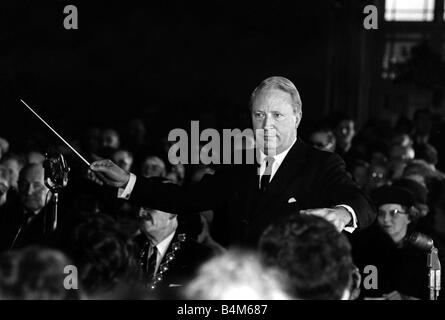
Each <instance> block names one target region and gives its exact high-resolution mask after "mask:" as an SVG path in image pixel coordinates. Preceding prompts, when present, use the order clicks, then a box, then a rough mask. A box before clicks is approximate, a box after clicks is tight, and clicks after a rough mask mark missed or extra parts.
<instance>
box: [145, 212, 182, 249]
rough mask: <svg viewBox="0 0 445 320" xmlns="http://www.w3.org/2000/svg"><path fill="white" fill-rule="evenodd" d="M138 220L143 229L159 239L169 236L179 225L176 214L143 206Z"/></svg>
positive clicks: (151, 236)
mask: <svg viewBox="0 0 445 320" xmlns="http://www.w3.org/2000/svg"><path fill="white" fill-rule="evenodd" d="M138 220H139V228H140V229H141V231H142V232H144V233H145V234H147V235H148V236H150V238H153V239H156V240H158V241H161V240H162V239H163V238H165V237H167V236H168V235H169V234H171V233H172V232H173V231H174V230H176V227H177V226H178V221H177V218H176V215H174V214H172V213H168V212H165V211H160V210H155V209H150V208H143V207H141V208H140V209H139V213H138Z"/></svg>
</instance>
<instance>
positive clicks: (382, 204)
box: [351, 186, 428, 299]
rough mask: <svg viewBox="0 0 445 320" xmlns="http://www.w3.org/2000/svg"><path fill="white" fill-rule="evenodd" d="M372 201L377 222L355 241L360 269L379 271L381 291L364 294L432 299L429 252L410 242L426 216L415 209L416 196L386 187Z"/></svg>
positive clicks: (372, 290) (377, 191)
mask: <svg viewBox="0 0 445 320" xmlns="http://www.w3.org/2000/svg"><path fill="white" fill-rule="evenodd" d="M372 198H373V200H374V203H375V205H376V207H377V208H378V216H377V220H376V222H375V223H374V225H373V226H371V227H370V228H368V229H367V230H364V231H363V232H361V233H358V234H357V235H356V236H354V237H352V238H351V243H352V248H353V256H354V260H355V263H356V264H357V265H358V266H359V268H360V269H361V270H363V269H364V268H365V267H366V266H367V265H373V266H375V267H376V268H377V279H378V281H377V288H376V289H367V288H362V294H363V295H364V296H365V297H382V298H389V297H394V296H397V297H398V298H399V299H400V298H401V299H404V298H411V297H413V298H419V299H428V268H427V252H425V251H422V250H421V249H419V248H416V247H414V246H413V245H411V244H410V242H409V241H408V238H409V235H410V234H411V233H412V232H414V231H415V222H416V221H417V219H418V218H419V217H420V216H421V215H422V212H421V211H420V210H419V209H417V207H416V205H415V204H416V198H415V196H414V195H413V193H412V192H411V191H409V190H408V189H407V188H403V187H401V186H382V187H380V188H378V189H377V190H376V191H375V192H374V193H373V194H372ZM363 276H364V278H366V275H363ZM364 280H365V279H364Z"/></svg>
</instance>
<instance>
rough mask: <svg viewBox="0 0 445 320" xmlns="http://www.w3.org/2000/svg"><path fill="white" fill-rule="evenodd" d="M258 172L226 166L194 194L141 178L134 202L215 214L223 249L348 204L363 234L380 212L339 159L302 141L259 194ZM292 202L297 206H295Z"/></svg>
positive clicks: (192, 190)
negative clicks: (290, 219) (306, 213)
mask: <svg viewBox="0 0 445 320" xmlns="http://www.w3.org/2000/svg"><path fill="white" fill-rule="evenodd" d="M257 169H258V165H257V164H240V165H226V166H222V167H221V168H220V169H219V170H217V172H216V173H215V174H214V175H207V176H205V177H204V178H203V179H202V181H201V182H200V183H198V184H197V185H194V186H191V187H190V188H188V189H182V188H180V187H178V186H176V185H174V184H169V183H161V182H159V181H157V180H156V179H151V178H148V179H147V178H142V177H138V179H137V180H136V185H135V187H134V189H133V192H132V194H131V197H130V200H132V201H135V202H138V203H139V204H141V205H144V206H147V207H152V208H155V209H159V210H163V211H167V212H173V213H185V212H200V211H203V210H209V209H211V210H214V211H215V222H214V224H215V226H217V232H216V234H215V238H216V240H218V241H219V242H220V243H222V244H223V245H232V244H236V245H242V246H256V244H257V242H258V239H259V237H260V235H261V233H262V232H263V230H264V229H265V228H266V227H267V226H268V225H269V224H270V223H271V222H272V221H274V220H275V219H277V218H280V217H282V216H284V215H287V214H289V213H298V212H299V210H302V209H310V208H326V207H332V206H336V205H340V204H346V205H349V206H351V207H352V208H353V209H354V211H355V213H356V215H357V219H358V227H359V228H365V227H367V226H369V225H370V224H371V223H372V222H373V221H374V220H375V216H376V214H375V209H374V208H373V206H372V205H371V204H370V202H369V201H368V199H367V198H366V197H365V196H364V194H363V193H362V192H361V191H360V189H359V188H358V187H357V186H356V185H355V183H354V182H353V181H352V180H351V179H350V177H349V176H348V175H347V173H346V171H345V165H344V162H343V161H342V159H341V158H340V157H339V156H338V155H336V154H333V153H328V152H323V151H319V150H316V149H314V148H312V147H310V146H308V145H306V144H305V143H304V142H302V141H301V139H298V140H297V142H296V143H295V144H294V146H293V147H292V148H291V149H290V150H289V153H288V154H287V155H286V157H285V159H284V160H283V162H282V163H281V165H280V167H279V169H278V171H277V172H276V174H275V176H274V177H273V179H272V180H271V182H270V185H269V188H268V190H267V191H266V192H263V191H260V190H259V187H258V181H259V178H258V175H257V174H258V173H257V171H258V170H257ZM291 198H294V199H295V200H296V201H295V202H291V203H289V200H290V199H291ZM218 231H219V232H218Z"/></svg>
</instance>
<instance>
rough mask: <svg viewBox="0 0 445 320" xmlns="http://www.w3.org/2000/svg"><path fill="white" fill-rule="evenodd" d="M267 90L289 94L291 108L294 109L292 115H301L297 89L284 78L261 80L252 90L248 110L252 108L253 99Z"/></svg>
mask: <svg viewBox="0 0 445 320" xmlns="http://www.w3.org/2000/svg"><path fill="white" fill-rule="evenodd" d="M267 89H278V90H281V91H284V92H287V93H289V94H290V96H291V98H292V106H293V108H294V113H301V99H300V94H299V93H298V90H297V88H296V87H295V85H294V84H293V83H292V81H290V80H289V79H287V78H284V77H277V76H275V77H269V78H267V79H265V80H263V81H262V82H261V83H260V84H259V85H258V86H257V87H256V88H255V90H253V92H252V95H251V96H250V108H252V105H253V101H254V100H255V98H256V97H257V96H258V95H259V94H260V93H261V92H262V91H263V90H267Z"/></svg>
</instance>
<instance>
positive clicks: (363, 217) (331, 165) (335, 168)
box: [320, 154, 376, 229]
mask: <svg viewBox="0 0 445 320" xmlns="http://www.w3.org/2000/svg"><path fill="white" fill-rule="evenodd" d="M323 168H324V169H323V173H324V174H323V175H322V178H321V181H320V185H321V195H322V196H323V197H324V198H325V199H324V200H325V202H326V203H329V204H330V205H338V204H346V205H349V206H350V207H352V208H353V209H354V212H355V214H356V216H357V224H358V229H363V228H366V227H368V226H369V225H371V224H372V223H373V222H374V220H375V218H376V210H375V208H374V205H373V204H372V202H371V201H370V199H369V198H368V197H367V196H366V195H365V194H364V193H363V191H362V190H360V188H359V187H358V186H357V185H356V184H355V183H354V182H353V181H352V179H351V178H350V176H349V175H348V174H347V172H346V169H345V163H344V161H343V160H342V159H341V158H340V156H338V155H337V154H331V155H329V157H327V159H326V160H325V161H324V165H323Z"/></svg>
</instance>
